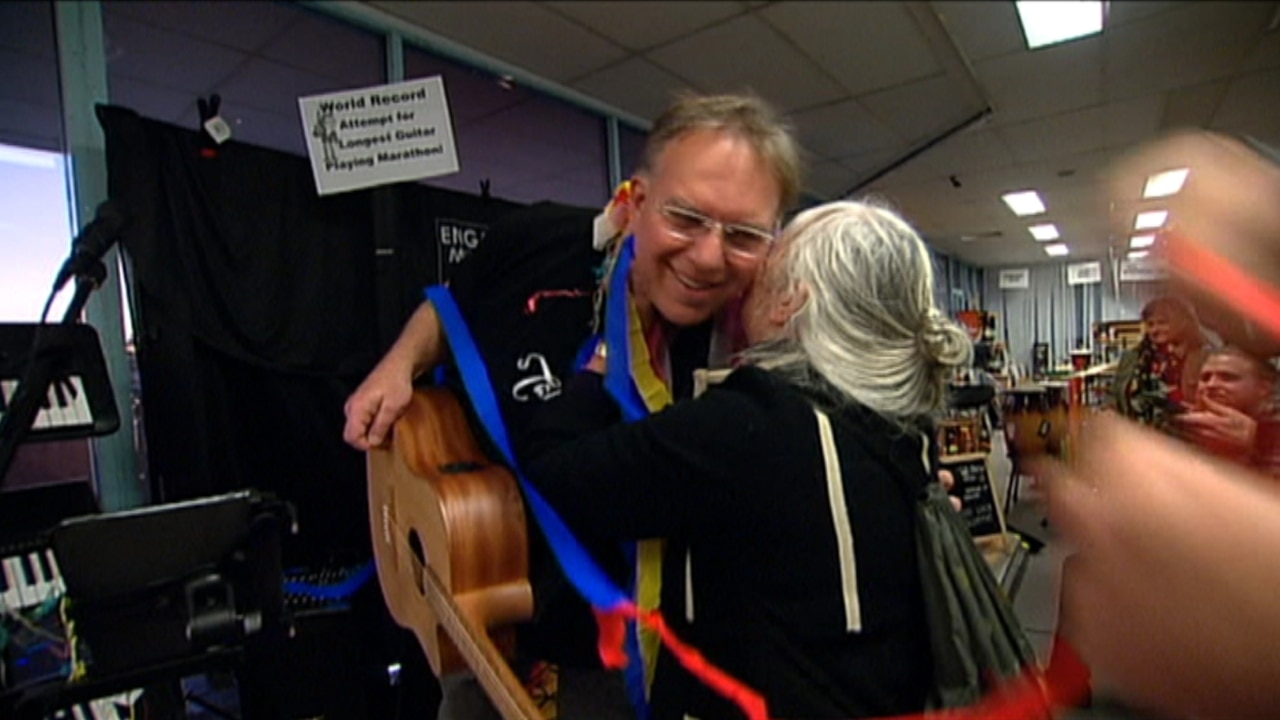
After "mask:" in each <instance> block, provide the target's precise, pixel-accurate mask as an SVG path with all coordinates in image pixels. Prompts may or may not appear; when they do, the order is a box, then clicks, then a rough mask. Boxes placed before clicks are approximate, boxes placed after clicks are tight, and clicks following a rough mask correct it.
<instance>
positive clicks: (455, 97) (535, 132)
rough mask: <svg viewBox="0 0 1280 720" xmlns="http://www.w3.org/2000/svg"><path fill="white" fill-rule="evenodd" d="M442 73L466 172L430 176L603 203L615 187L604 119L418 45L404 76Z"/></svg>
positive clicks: (440, 182) (519, 196) (538, 196)
mask: <svg viewBox="0 0 1280 720" xmlns="http://www.w3.org/2000/svg"><path fill="white" fill-rule="evenodd" d="M433 75H440V76H441V77H442V78H443V79H444V87H445V93H446V95H447V96H448V98H449V113H450V117H451V119H452V120H453V129H454V138H455V140H456V142H457V144H458V162H459V164H460V165H461V170H460V171H459V172H458V173H456V174H453V175H446V176H442V177H437V178H431V179H430V180H428V181H426V182H427V183H428V184H430V185H432V186H435V187H443V188H448V189H451V190H458V191H461V192H467V193H472V194H478V193H480V191H481V185H480V184H481V182H482V181H488V183H489V188H490V193H491V194H492V195H493V196H494V197H499V198H503V199H505V200H514V201H516V202H523V203H529V202H535V201H538V200H556V201H558V202H562V203H567V204H572V205H581V206H584V207H600V206H603V205H604V203H605V202H606V201H607V200H608V196H609V191H610V188H609V187H608V185H609V172H608V159H607V152H606V145H605V129H604V119H603V118H601V117H600V116H598V115H595V114H592V113H589V112H587V111H585V110H582V109H579V108H577V107H574V106H572V105H570V104H568V103H565V102H562V101H559V100H555V99H552V98H549V97H546V96H544V95H542V94H540V93H536V92H534V91H532V90H529V89H527V88H523V87H520V86H518V85H515V84H513V83H512V82H510V81H509V80H506V79H503V78H498V77H495V76H493V75H490V74H488V73H485V72H482V71H479V70H474V69H470V68H467V67H464V66H462V65H460V64H457V63H454V62H452V61H449V60H446V59H443V58H440V57H437V56H435V55H433V54H431V53H429V52H426V51H424V50H420V49H417V48H406V50H405V78H406V79H412V78H421V77H431V76H433Z"/></svg>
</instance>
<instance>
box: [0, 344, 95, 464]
mask: <svg viewBox="0 0 1280 720" xmlns="http://www.w3.org/2000/svg"><path fill="white" fill-rule="evenodd" d="M37 329H38V330H39V334H38V337H37ZM37 340H38V342H39V348H37V349H36V350H37V356H38V358H39V360H40V362H42V363H45V364H46V366H47V369H48V370H49V371H50V372H49V375H48V377H50V378H51V381H50V382H49V384H48V387H47V389H46V390H45V391H43V392H41V395H40V400H41V403H40V404H41V407H40V408H39V409H38V410H37V411H36V416H35V418H33V420H32V424H31V429H30V432H28V433H27V434H26V435H25V436H24V437H23V438H22V439H23V441H24V442H41V441H51V440H72V439H77V438H87V437H94V436H99V435H107V434H110V433H113V432H115V431H116V429H117V428H119V427H120V413H119V410H118V409H117V408H116V403H115V395H114V393H113V392H112V389H111V381H110V378H109V377H108V376H107V366H106V358H104V357H103V355H102V346H101V345H100V344H99V342H98V334H97V332H96V331H95V330H94V329H93V328H92V327H90V326H88V325H36V324H34V323H0V420H2V419H3V418H4V416H5V415H6V414H7V413H8V412H9V411H10V409H11V408H12V406H13V399H14V395H15V394H16V392H17V389H18V384H19V382H20V381H21V379H22V378H23V376H24V374H25V372H26V371H27V370H28V368H29V367H30V366H31V362H32V355H31V351H32V345H33V344H34V343H36V342H37Z"/></svg>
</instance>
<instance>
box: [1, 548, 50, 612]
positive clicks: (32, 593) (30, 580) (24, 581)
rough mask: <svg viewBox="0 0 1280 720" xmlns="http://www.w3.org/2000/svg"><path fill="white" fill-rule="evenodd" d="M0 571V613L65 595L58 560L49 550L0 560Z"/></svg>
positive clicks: (29, 606) (45, 549)
mask: <svg viewBox="0 0 1280 720" xmlns="http://www.w3.org/2000/svg"><path fill="white" fill-rule="evenodd" d="M0 569H2V570H3V573H0V607H2V608H3V609H4V610H8V611H12V610H26V609H28V608H33V607H37V606H39V605H42V604H44V603H45V602H47V601H49V600H54V599H57V598H60V597H62V596H63V595H65V594H66V592H67V587H66V585H64V584H63V583H62V572H61V571H60V570H59V569H58V560H57V558H55V557H54V555H53V550H51V549H49V548H44V549H37V550H33V551H31V552H27V553H22V554H18V555H10V556H8V557H6V558H4V559H3V560H0Z"/></svg>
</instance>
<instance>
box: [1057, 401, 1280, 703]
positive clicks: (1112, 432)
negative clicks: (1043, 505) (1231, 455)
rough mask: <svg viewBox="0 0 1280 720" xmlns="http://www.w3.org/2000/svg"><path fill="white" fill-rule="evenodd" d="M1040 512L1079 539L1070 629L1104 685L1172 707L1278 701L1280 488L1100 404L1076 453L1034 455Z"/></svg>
mask: <svg viewBox="0 0 1280 720" xmlns="http://www.w3.org/2000/svg"><path fill="white" fill-rule="evenodd" d="M1041 469H1042V470H1043V471H1044V472H1045V473H1046V475H1047V476H1048V477H1047V479H1048V482H1047V483H1046V485H1047V487H1048V488H1049V493H1050V498H1049V511H1050V518H1051V520H1052V522H1053V523H1054V525H1055V527H1057V528H1059V529H1060V530H1061V532H1062V533H1063V534H1064V535H1065V537H1066V539H1067V540H1068V541H1069V542H1070V543H1072V544H1074V545H1075V546H1077V547H1078V555H1077V560H1076V562H1075V563H1073V565H1074V567H1073V568H1072V572H1071V574H1070V576H1069V577H1068V578H1064V586H1063V600H1062V601H1063V604H1064V608H1063V611H1064V613H1066V614H1068V615H1069V616H1070V617H1071V618H1072V621H1071V632H1070V636H1069V637H1068V640H1070V641H1071V642H1073V643H1074V644H1075V645H1076V647H1077V648H1078V649H1079V651H1080V653H1081V655H1082V657H1083V658H1084V660H1085V661H1086V662H1087V663H1088V664H1089V665H1090V667H1091V668H1092V670H1093V672H1094V675H1095V677H1100V678H1101V679H1102V680H1103V682H1104V684H1105V685H1106V686H1107V687H1112V688H1114V689H1115V690H1117V691H1119V692H1120V693H1121V694H1122V696H1123V697H1124V699H1125V700H1127V701H1129V702H1131V703H1133V704H1135V705H1139V706H1143V707H1146V708H1150V709H1153V710H1156V711H1160V712H1163V713H1169V714H1172V715H1173V716H1174V717H1182V718H1232V719H1243V718H1264V717H1266V718H1270V717H1274V716H1275V714H1276V708H1277V707H1280V683H1277V682H1276V678H1280V653H1277V652H1275V649H1276V648H1277V647H1280V612H1278V611H1277V609H1276V602H1275V596H1276V588H1277V587H1280V491H1278V490H1277V489H1276V487H1275V486H1274V484H1272V483H1269V482H1267V481H1265V479H1264V478H1262V477H1261V476H1258V475H1254V474H1253V473H1251V472H1249V471H1247V470H1244V469H1242V468H1238V467H1235V466H1231V465H1228V464H1226V463H1223V462H1222V461H1219V460H1215V459H1213V458H1210V457H1208V456H1206V455H1204V454H1202V453H1198V452H1196V451H1195V450H1194V449H1192V448H1189V447H1187V446H1184V445H1182V444H1180V443H1178V442H1177V441H1175V440H1171V439H1168V438H1164V437H1160V436H1158V435H1157V434H1155V433H1154V432H1152V431H1149V430H1146V429H1143V428H1139V427H1137V426H1135V425H1133V424H1131V423H1128V422H1125V421H1122V420H1119V419H1116V418H1110V417H1098V418H1096V419H1094V420H1093V421H1092V422H1091V423H1090V424H1089V427H1087V428H1086V429H1085V431H1084V433H1083V437H1082V440H1081V443H1080V451H1079V453H1078V456H1077V463H1076V464H1075V466H1074V467H1072V468H1070V469H1068V468H1066V467H1065V466H1062V465H1060V464H1056V463H1055V464H1049V465H1047V466H1042V468H1041Z"/></svg>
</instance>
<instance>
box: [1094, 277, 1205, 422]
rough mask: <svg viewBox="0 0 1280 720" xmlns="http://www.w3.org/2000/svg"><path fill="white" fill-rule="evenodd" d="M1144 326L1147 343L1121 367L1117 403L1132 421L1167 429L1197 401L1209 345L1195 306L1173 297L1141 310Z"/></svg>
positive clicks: (1125, 357) (1114, 402)
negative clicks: (1197, 382) (1175, 417)
mask: <svg viewBox="0 0 1280 720" xmlns="http://www.w3.org/2000/svg"><path fill="white" fill-rule="evenodd" d="M1142 326H1143V335H1142V340H1141V341H1139V342H1138V346H1137V347H1135V348H1133V349H1131V350H1128V351H1126V352H1125V354H1124V355H1123V356H1122V357H1121V358H1120V362H1119V365H1118V367H1117V368H1116V376H1115V380H1114V381H1113V384H1112V388H1111V396H1112V405H1113V406H1114V408H1115V410H1116V411H1117V412H1119V413H1120V414H1121V415H1123V416H1125V417H1127V418H1129V419H1131V420H1135V421H1137V422H1140V423H1142V424H1144V425H1151V426H1154V427H1156V428H1159V429H1168V428H1169V421H1170V419H1171V418H1172V417H1174V416H1175V415H1177V414H1179V413H1181V412H1182V411H1184V410H1185V409H1186V408H1187V407H1188V406H1190V405H1191V404H1192V403H1193V402H1194V401H1195V397H1196V394H1195V387H1196V381H1197V379H1198V378H1199V373H1200V363H1202V362H1203V361H1204V355H1205V352H1206V351H1207V350H1208V349H1209V342H1208V340H1207V338H1206V337H1205V334H1204V332H1203V331H1202V330H1201V328H1200V323H1199V322H1198V321H1197V320H1196V316H1195V313H1194V312H1193V311H1192V310H1191V308H1190V307H1189V306H1188V305H1187V304H1186V303H1184V302H1182V301H1181V300H1179V299H1177V298H1174V297H1170V296H1165V297H1159V298H1156V299H1154V300H1152V301H1151V302H1149V303H1147V304H1146V305H1145V306H1144V307H1143V308H1142Z"/></svg>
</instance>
